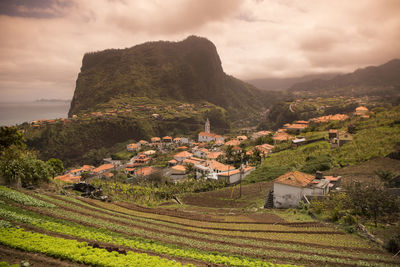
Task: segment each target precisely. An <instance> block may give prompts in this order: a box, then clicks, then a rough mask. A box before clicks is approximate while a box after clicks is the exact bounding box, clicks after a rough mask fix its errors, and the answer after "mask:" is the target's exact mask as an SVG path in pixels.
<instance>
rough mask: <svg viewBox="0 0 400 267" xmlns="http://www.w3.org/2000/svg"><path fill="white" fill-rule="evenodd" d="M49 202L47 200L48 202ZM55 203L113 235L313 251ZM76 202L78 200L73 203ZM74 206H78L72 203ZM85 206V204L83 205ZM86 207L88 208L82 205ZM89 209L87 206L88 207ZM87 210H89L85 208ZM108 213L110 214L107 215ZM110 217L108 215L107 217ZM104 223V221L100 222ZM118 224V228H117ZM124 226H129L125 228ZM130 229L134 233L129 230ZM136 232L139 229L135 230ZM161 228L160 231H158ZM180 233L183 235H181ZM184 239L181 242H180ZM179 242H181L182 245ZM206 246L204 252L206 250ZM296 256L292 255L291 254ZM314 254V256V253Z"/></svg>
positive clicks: (349, 253) (337, 252)
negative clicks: (133, 235) (109, 231)
mask: <svg viewBox="0 0 400 267" xmlns="http://www.w3.org/2000/svg"><path fill="white" fill-rule="evenodd" d="M49 199H51V198H49ZM54 201H55V203H57V205H60V206H62V207H63V208H64V210H63V212H62V214H63V215H62V216H63V217H66V218H69V219H74V220H81V221H85V222H87V223H97V224H98V225H99V226H102V227H107V228H110V229H111V227H113V228H112V229H113V230H115V231H118V230H120V231H125V232H128V231H130V232H132V233H135V234H137V235H141V236H147V237H151V238H164V237H165V236H164V234H167V235H168V237H169V238H168V239H167V240H171V241H172V240H173V239H174V240H179V241H180V242H189V244H190V243H191V242H194V241H193V239H200V240H202V241H208V242H211V243H230V244H231V245H234V246H240V247H246V246H247V247H252V248H254V247H255V248H262V249H264V250H265V249H269V250H271V249H272V250H274V249H275V250H276V249H286V250H288V249H289V250H297V252H298V251H304V252H312V253H315V251H316V248H315V247H314V248H313V247H310V246H309V245H308V244H304V245H301V244H290V243H287V242H284V243H279V242H267V241H260V240H257V242H255V240H249V239H243V238H230V237H228V236H219V235H209V234H207V233H201V232H195V231H189V230H186V229H182V228H179V227H174V225H173V224H170V223H165V222H156V221H154V220H151V219H142V218H135V217H132V216H129V215H124V214H117V213H113V212H110V211H107V210H106V211H105V213H104V212H102V211H101V210H100V209H99V210H96V211H94V210H93V209H86V208H83V207H82V206H81V205H76V204H72V203H71V202H66V201H61V200H57V199H54ZM77 201H78V200H77ZM76 203H77V204H78V202H76ZM85 204H86V203H85ZM86 205H88V204H86ZM88 206H89V205H88ZM65 208H67V209H71V208H72V210H75V211H76V212H79V213H75V212H68V211H66V210H65ZM88 208H90V207H88ZM51 213H53V214H54V216H57V215H58V214H61V212H60V211H58V210H53V211H51ZM109 213H110V214H109ZM82 214H85V216H88V217H87V218H85V216H83V215H82ZM111 214H112V215H111ZM93 216H96V217H98V218H101V220H100V221H99V220H98V219H97V218H96V219H94V218H93ZM104 220H108V221H104ZM109 220H111V221H112V222H114V223H111V222H110V221H109ZM121 224H122V225H121ZM126 225H128V226H130V227H127V226H126ZM132 227H134V229H133V230H132ZM137 228H139V229H137ZM161 228H162V230H160V229H161ZM182 230H184V231H182ZM182 237H184V238H185V239H182ZM182 240H183V241H182ZM208 247H209V246H207V247H206V248H208ZM293 252H296V251H293ZM316 254H318V253H316ZM324 255H326V256H348V257H362V258H366V259H385V258H386V257H385V256H384V255H382V254H381V253H378V254H375V253H372V252H369V253H368V254H367V253H365V252H364V253H359V251H357V252H356V251H354V250H353V251H349V250H348V249H347V250H343V249H342V250H338V249H337V247H336V249H327V248H325V249H324Z"/></svg>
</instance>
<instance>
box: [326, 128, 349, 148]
mask: <svg viewBox="0 0 400 267" xmlns="http://www.w3.org/2000/svg"><path fill="white" fill-rule="evenodd" d="M332 136H334V135H333V134H332ZM336 136H337V137H336V138H332V139H329V143H330V144H331V148H337V147H341V146H343V145H344V144H346V143H348V142H351V141H352V140H353V136H352V135H351V134H349V133H348V132H346V131H343V132H340V133H339V134H337V135H336Z"/></svg>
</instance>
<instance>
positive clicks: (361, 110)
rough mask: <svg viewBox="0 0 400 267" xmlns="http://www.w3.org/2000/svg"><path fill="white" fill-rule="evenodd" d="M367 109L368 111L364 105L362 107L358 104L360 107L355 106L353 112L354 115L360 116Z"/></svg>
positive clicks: (366, 111) (365, 112)
mask: <svg viewBox="0 0 400 267" xmlns="http://www.w3.org/2000/svg"><path fill="white" fill-rule="evenodd" d="M368 111H369V110H368V108H366V107H364V106H360V107H357V108H356V110H355V112H354V115H356V116H362V115H365V114H367V113H368Z"/></svg>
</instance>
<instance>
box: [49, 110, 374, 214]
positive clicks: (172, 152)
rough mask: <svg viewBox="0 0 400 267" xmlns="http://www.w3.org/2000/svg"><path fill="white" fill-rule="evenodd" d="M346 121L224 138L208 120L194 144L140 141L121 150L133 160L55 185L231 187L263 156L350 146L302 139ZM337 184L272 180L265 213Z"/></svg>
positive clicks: (299, 176) (294, 175)
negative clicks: (313, 146) (122, 182)
mask: <svg viewBox="0 0 400 267" xmlns="http://www.w3.org/2000/svg"><path fill="white" fill-rule="evenodd" d="M369 114H371V112H370V111H369V110H368V109H367V108H366V107H364V106H359V107H357V108H356V110H355V111H354V112H353V113H352V114H351V116H357V117H360V118H363V119H367V118H368V117H369ZM349 118H350V116H349V115H346V114H335V115H328V116H322V117H317V118H312V119H310V120H308V121H305V120H299V121H294V122H293V123H287V124H284V125H283V127H282V128H281V129H278V130H276V131H275V132H274V131H269V130H262V131H257V132H255V131H253V132H247V133H246V134H243V135H238V136H233V137H229V138H227V137H225V136H222V135H219V134H215V133H213V132H212V131H211V122H210V121H209V119H207V120H206V122H205V125H204V131H202V132H199V133H198V139H197V140H191V139H189V138H188V137H183V136H180V137H171V136H164V137H152V138H150V140H139V141H138V142H136V143H130V144H128V145H127V146H126V151H127V152H130V153H132V155H133V156H132V157H131V158H130V160H129V161H123V160H117V159H112V158H105V159H104V160H103V161H104V164H102V165H100V166H97V167H95V166H90V165H83V166H81V167H80V168H75V169H71V170H69V171H67V172H66V173H64V174H63V175H60V176H57V177H55V178H54V180H56V181H57V180H59V181H63V182H74V183H76V182H89V181H90V179H92V178H101V179H105V180H113V179H114V178H115V176H116V175H118V174H119V175H120V176H121V175H122V176H125V177H126V180H127V181H129V180H130V179H132V177H136V178H140V179H146V177H150V176H152V175H161V176H164V177H168V178H169V179H170V180H171V181H172V182H174V183H179V182H181V181H184V180H185V179H205V180H217V181H225V182H226V183H227V184H232V185H235V184H238V183H241V182H242V180H244V179H245V178H246V176H248V175H249V174H250V173H251V172H252V171H254V170H255V169H256V168H257V167H258V166H259V165H260V164H261V163H262V162H263V160H264V159H265V158H266V157H268V156H269V155H271V154H272V153H274V152H277V151H281V150H282V149H290V148H295V147H298V146H301V145H305V144H309V143H313V142H317V141H321V140H326V139H327V141H329V143H330V146H331V148H332V149H333V148H337V147H340V146H342V145H344V144H345V143H347V142H351V141H352V135H351V134H350V133H349V132H347V131H339V130H338V129H329V132H328V136H327V137H321V138H312V139H307V138H306V137H305V136H303V135H302V133H303V132H304V131H306V129H307V127H309V126H310V124H320V123H327V122H330V121H345V120H348V119H349ZM160 157H161V158H162V159H163V160H164V165H165V166H161V167H160V164H159V162H157V161H158V159H157V158H160ZM165 161H166V162H165ZM340 180H341V177H334V176H324V175H323V174H322V173H321V172H317V173H316V174H315V175H311V174H306V173H302V172H298V171H296V172H288V173H286V174H284V175H282V176H280V177H278V178H276V179H275V180H274V186H273V189H271V190H270V192H269V193H268V195H267V196H266V203H265V208H272V207H275V208H289V207H296V206H298V204H299V202H300V201H304V202H308V203H309V198H313V197H318V196H324V195H327V194H328V193H329V191H330V190H338V189H340V187H339V184H340Z"/></svg>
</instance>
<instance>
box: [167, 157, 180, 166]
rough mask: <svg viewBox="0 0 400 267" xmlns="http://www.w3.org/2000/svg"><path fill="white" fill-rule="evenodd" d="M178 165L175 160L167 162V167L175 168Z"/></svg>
mask: <svg viewBox="0 0 400 267" xmlns="http://www.w3.org/2000/svg"><path fill="white" fill-rule="evenodd" d="M176 164H178V161H177V160H176V159H171V160H169V161H168V166H175V165H176Z"/></svg>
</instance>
